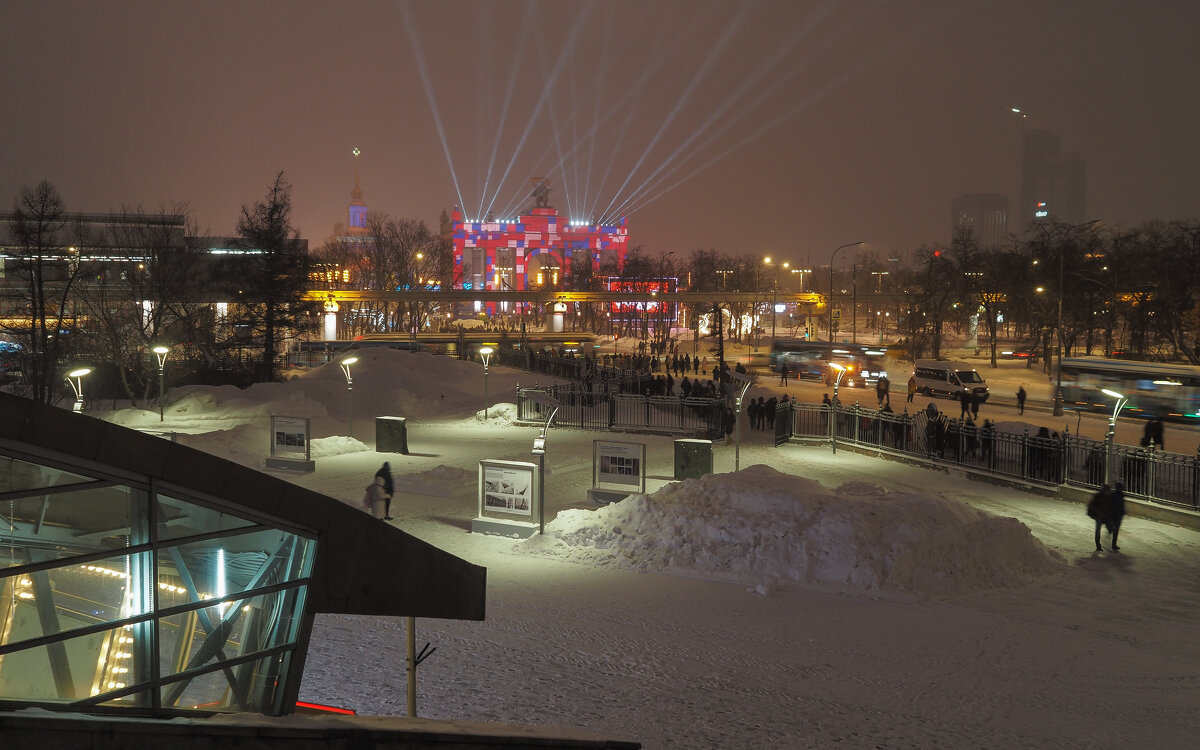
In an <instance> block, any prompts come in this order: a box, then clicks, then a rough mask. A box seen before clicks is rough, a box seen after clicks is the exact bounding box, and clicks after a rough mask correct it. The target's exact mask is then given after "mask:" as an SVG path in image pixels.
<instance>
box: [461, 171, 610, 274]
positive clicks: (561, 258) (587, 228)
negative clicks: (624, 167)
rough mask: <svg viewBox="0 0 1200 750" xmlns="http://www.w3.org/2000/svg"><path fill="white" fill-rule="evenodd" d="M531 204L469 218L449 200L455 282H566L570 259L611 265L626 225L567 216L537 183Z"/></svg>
mask: <svg viewBox="0 0 1200 750" xmlns="http://www.w3.org/2000/svg"><path fill="white" fill-rule="evenodd" d="M533 197H534V206H533V207H532V208H530V209H529V210H528V212H527V213H524V214H521V215H519V216H517V217H516V218H514V219H509V220H495V219H491V218H488V219H484V220H476V221H471V220H469V219H467V218H465V217H464V216H463V214H462V210H461V209H460V208H459V207H457V206H455V208H454V213H453V215H452V216H451V240H452V244H453V248H454V278H455V287H457V288H461V289H478V290H488V291H492V290H495V291H505V290H513V291H524V290H532V289H547V288H566V286H567V284H566V277H567V276H568V275H569V274H570V273H571V272H572V269H573V268H576V267H577V266H576V264H578V263H580V262H587V263H590V264H591V267H592V269H598V268H601V267H605V266H609V265H612V266H617V265H619V264H621V263H623V262H624V260H625V254H626V252H627V250H628V242H629V230H628V229H627V228H626V226H625V219H624V218H623V217H622V218H621V219H620V220H618V221H617V223H615V224H600V223H596V222H587V223H578V222H572V221H570V220H568V219H567V218H565V217H563V216H559V213H558V211H557V210H556V209H555V208H554V207H552V206H550V205H549V188H548V187H547V186H546V183H545V182H544V181H543V182H540V183H538V186H537V189H535V190H534V193H533Z"/></svg>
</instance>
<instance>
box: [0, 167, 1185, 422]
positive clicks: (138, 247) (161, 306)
mask: <svg viewBox="0 0 1200 750" xmlns="http://www.w3.org/2000/svg"><path fill="white" fill-rule="evenodd" d="M291 194H292V185H291V184H290V183H289V182H288V181H287V180H286V179H285V177H284V174H283V172H280V173H278V174H277V175H276V176H275V179H274V180H273V181H272V183H271V184H270V186H269V187H268V190H267V192H266V195H265V196H264V197H263V198H261V199H260V200H258V201H255V202H254V203H251V204H247V205H244V206H243V207H242V210H241V213H240V215H239V217H238V221H237V232H238V236H237V237H236V238H231V239H232V240H233V241H232V242H231V243H230V244H231V245H233V246H232V247H228V248H215V249H214V248H213V247H211V245H212V242H213V241H215V240H214V238H208V237H206V235H205V233H203V232H201V231H200V230H199V228H198V226H197V225H196V223H195V221H194V220H193V218H192V217H191V213H190V210H189V209H188V207H187V205H186V204H168V205H163V206H160V207H159V209H158V210H157V211H155V212H149V213H147V212H145V211H143V210H142V209H141V207H135V208H123V209H122V210H121V211H118V212H114V213H112V214H107V215H104V217H103V220H99V219H98V217H97V216H84V215H80V214H72V213H69V212H68V211H67V210H66V208H65V206H64V204H63V201H62V198H61V196H60V195H59V193H58V191H57V190H56V189H55V187H54V186H53V185H52V184H50V183H48V182H42V183H40V184H38V185H36V186H33V187H26V188H23V189H22V190H21V191H20V194H19V195H18V196H17V198H16V199H15V201H14V204H13V210H12V212H11V214H9V216H8V217H6V218H7V224H8V237H7V238H6V239H5V244H4V246H3V259H4V262H5V265H4V272H5V279H4V281H3V283H2V284H0V294H2V295H3V296H2V297H0V304H2V305H3V314H2V315H0V333H2V334H3V339H5V340H7V341H8V342H10V343H11V344H12V345H15V346H10V347H8V351H0V357H2V358H3V361H4V363H5V365H6V368H19V370H20V371H21V373H22V377H21V385H20V387H21V388H22V389H24V392H25V393H27V394H28V395H29V396H30V397H32V398H34V399H37V400H40V401H47V402H51V401H54V400H56V399H57V398H59V397H60V395H61V394H62V392H63V389H64V388H65V387H66V386H65V383H64V381H63V371H64V368H65V367H67V366H68V365H69V364H70V363H73V362H79V361H83V360H86V361H87V362H88V363H89V364H91V365H92V366H93V367H96V368H98V369H99V370H101V371H102V372H103V377H104V378H105V379H106V381H105V382H106V385H105V386H104V390H105V392H107V393H108V394H111V395H112V396H113V397H124V398H128V399H130V400H132V401H134V402H135V403H136V402H138V401H147V400H149V399H152V398H153V397H154V395H155V394H156V388H157V379H156V376H157V370H156V366H155V360H154V357H153V356H152V355H151V353H150V352H151V350H152V348H153V347H154V346H155V345H156V344H159V343H168V344H170V345H171V347H172V354H171V357H172V361H173V362H174V363H176V364H175V366H174V367H172V370H171V376H170V379H171V382H182V381H183V380H185V379H190V380H193V381H195V382H207V383H221V382H232V383H236V384H239V385H246V384H248V383H250V382H256V381H269V380H275V379H277V378H278V377H279V372H280V362H281V358H280V354H281V353H282V349H283V348H284V346H285V344H286V343H287V342H290V341H293V340H295V339H296V338H300V337H305V336H308V335H310V334H312V333H314V332H315V331H316V330H317V329H318V327H319V325H320V322H321V312H322V309H321V305H320V303H316V302H312V301H310V300H308V298H307V297H306V292H308V291H311V290H314V289H360V290H380V291H392V290H425V291H436V290H438V289H446V288H453V287H456V286H461V279H458V278H456V277H455V276H454V273H455V267H454V261H453V249H452V245H451V241H450V232H449V219H448V218H447V216H446V215H445V213H444V212H443V215H442V217H441V222H440V226H439V227H438V230H437V231H434V230H432V229H431V228H429V227H428V226H427V225H426V224H425V223H424V222H422V221H419V220H415V219H408V218H392V217H390V216H388V215H387V214H386V213H383V212H376V211H372V212H369V213H368V214H367V216H366V226H365V227H364V228H363V229H362V230H361V231H359V232H358V234H356V235H346V236H338V237H334V238H332V239H330V240H329V241H327V242H325V243H324V244H323V245H322V246H320V247H318V248H315V249H313V250H312V251H311V252H308V251H307V249H306V246H305V243H304V242H303V241H301V240H300V239H299V236H298V232H297V230H296V228H295V227H294V225H293V224H292V218H291V209H292V204H291ZM780 271H781V268H780V266H779V265H771V264H768V263H764V259H763V258H761V257H759V256H755V255H752V254H748V253H743V254H729V253H722V252H719V251H717V250H715V249H707V250H697V251H695V252H693V253H691V254H689V255H686V256H685V255H680V254H676V253H675V252H659V253H652V252H650V251H648V250H647V249H646V248H644V247H642V246H638V247H634V248H632V249H631V250H630V251H629V252H628V253H627V255H626V256H625V257H624V258H623V259H622V260H621V261H620V262H619V263H616V262H614V263H610V264H606V265H604V266H597V265H595V264H594V263H592V261H591V258H590V256H588V254H586V253H583V254H580V256H579V257H575V258H573V259H572V261H571V263H570V264H569V265H568V266H567V267H566V268H565V269H563V272H562V274H561V278H559V279H558V280H557V281H556V282H555V283H557V284H558V285H559V286H560V287H561V288H564V289H567V290H578V291H585V290H596V291H599V290H602V289H606V288H607V285H608V280H609V279H614V278H615V279H618V280H620V281H622V282H625V283H628V284H631V285H635V286H636V285H638V284H651V285H661V286H663V288H664V289H665V290H667V291H670V290H674V289H678V290H680V291H699V292H716V293H720V292H721V291H729V292H750V291H753V292H756V293H760V294H761V295H762V300H761V302H758V303H752V302H743V301H732V300H731V301H730V302H726V303H718V304H715V305H705V306H693V307H691V308H690V309H682V310H675V309H673V308H672V307H671V306H670V305H666V304H658V305H650V306H626V307H625V308H623V309H619V310H620V311H619V312H618V313H617V314H615V315H614V314H613V308H612V307H609V306H607V305H605V304H601V303H596V304H588V303H576V304H575V306H574V308H573V310H572V311H571V314H570V315H569V317H568V321H569V325H570V326H571V327H572V329H574V330H581V331H588V332H591V333H594V334H597V335H608V334H611V335H613V336H622V337H638V338H641V339H656V340H658V341H659V342H660V343H661V341H662V340H663V339H665V338H666V337H668V336H670V335H671V332H672V326H673V325H674V326H678V324H679V321H680V320H686V321H687V324H688V325H689V326H694V325H696V322H697V321H699V320H702V319H703V320H704V321H705V329H706V331H707V336H708V341H707V342H706V346H707V347H708V351H710V352H712V353H714V354H716V355H717V357H718V360H723V357H724V347H725V342H726V341H730V340H733V341H745V339H746V337H747V336H749V335H759V333H761V329H760V330H759V331H755V330H754V328H755V327H757V326H762V325H764V323H763V321H766V320H768V317H767V316H770V315H772V312H771V311H770V304H769V303H770V302H771V301H772V299H771V298H772V296H774V295H777V294H778V293H779V292H781V291H792V292H794V291H803V290H801V289H799V286H798V284H797V283H796V279H795V278H794V277H793V275H792V274H790V273H784V274H783V276H782V278H781V276H780ZM805 271H806V272H807V273H812V274H814V275H813V276H810V277H809V281H810V283H809V284H806V285H805V287H806V288H807V289H810V290H812V289H820V290H821V295H822V296H823V297H828V292H830V291H832V292H833V294H834V296H835V299H836V301H837V303H838V305H839V306H845V305H848V304H849V305H854V306H855V307H854V308H853V313H854V316H855V317H857V313H858V312H861V313H862V317H863V318H864V319H866V320H880V319H883V317H884V314H885V313H886V320H887V321H888V326H889V328H888V330H887V338H888V341H889V343H894V344H899V345H901V346H902V347H903V348H904V349H905V350H906V351H907V353H908V355H909V356H912V357H920V356H932V357H937V356H939V355H940V354H941V353H942V350H943V349H944V348H945V344H946V341H947V339H948V338H949V337H951V336H953V337H954V339H955V340H957V339H958V338H960V337H962V336H963V333H964V331H965V330H967V329H968V327H970V326H973V325H977V326H978V340H979V342H980V348H981V349H987V350H989V351H990V353H991V356H992V360H993V365H994V364H995V360H996V358H997V355H998V348H999V344H1000V342H1001V341H1010V342H1018V343H1022V344H1024V345H1026V346H1028V347H1031V348H1036V349H1037V350H1038V351H1041V352H1043V353H1045V354H1046V355H1048V354H1049V351H1050V345H1051V343H1052V341H1055V340H1058V339H1059V338H1061V341H1062V343H1063V354H1064V356H1071V355H1078V354H1097V355H1108V356H1115V355H1120V356H1127V357H1131V358H1135V359H1154V360H1173V361H1178V360H1183V361H1187V362H1190V363H1193V364H1200V351H1198V349H1197V332H1198V331H1200V303H1198V301H1197V300H1200V223H1197V222H1195V221H1191V222H1185V221H1174V222H1148V223H1145V224H1142V225H1139V226H1135V227H1117V226H1109V225H1106V224H1103V223H1101V222H1089V223H1087V224H1083V225H1068V224H1062V223H1056V222H1047V223H1041V224H1036V225H1033V226H1032V227H1030V228H1029V230H1028V231H1027V232H1025V233H1024V234H1023V235H1022V236H1020V237H1017V236H1013V237H1011V238H1010V240H1009V242H1008V243H1007V244H1006V245H1005V246H992V247H983V246H981V245H980V243H979V242H978V241H977V239H976V238H975V237H974V235H973V234H972V233H971V232H970V231H969V230H963V231H959V232H957V233H956V234H955V236H954V237H953V240H952V241H951V243H950V245H949V246H948V247H938V246H933V245H927V246H923V247H921V248H917V249H914V250H912V251H909V252H907V253H905V254H903V256H902V257H883V256H880V255H879V254H877V253H872V252H870V251H869V249H868V250H865V251H863V252H860V254H859V255H858V257H857V262H856V263H855V264H853V265H852V267H851V269H850V270H847V269H845V268H839V269H832V268H830V267H829V266H825V267H814V268H812V269H806V270H805ZM826 275H827V276H828V278H829V284H830V287H832V288H831V289H830V288H827V287H825V286H824V279H825V277H826ZM818 280H820V281H821V283H820V284H818V283H816V282H817V281H818ZM214 299H223V300H232V302H230V303H227V307H226V308H225V309H221V308H219V307H217V306H214V304H213V303H212V300H214ZM130 300H134V301H137V303H136V304H130V303H129V301H130ZM453 312H454V311H453V309H452V308H451V307H450V306H448V305H439V304H438V303H436V302H429V301H423V302H403V303H397V302H364V303H361V304H357V305H355V306H354V307H353V309H350V310H343V311H342V314H341V316H340V317H341V320H342V325H343V331H344V333H345V334H346V335H347V336H348V337H353V336H356V335H359V334H367V333H376V332H396V331H409V332H412V333H415V332H417V331H419V330H424V329H427V328H428V327H429V326H430V325H431V323H432V322H433V320H434V319H435V318H438V317H441V318H443V319H449V318H450V317H451V316H452V315H453ZM522 312H523V313H525V314H528V315H531V316H532V317H533V318H534V319H533V320H529V321H521V322H528V323H530V324H532V325H534V326H536V325H539V324H540V320H538V319H540V317H541V315H542V314H543V313H544V311H543V310H540V309H534V310H529V309H523V310H522ZM826 314H827V312H826ZM801 322H802V320H801V319H799V318H791V317H788V318H786V319H785V325H784V326H783V330H782V332H777V333H782V335H789V327H790V335H796V333H797V330H796V326H797V325H799V324H800V323H801ZM826 322H827V321H825V320H823V321H822V323H823V325H822V327H821V331H822V333H824V330H825V329H824V325H825V324H826ZM507 324H508V321H505V325H507ZM767 326H768V327H769V324H767ZM513 327H514V328H515V325H514V326H513ZM860 330H861V328H860ZM838 335H839V336H844V335H846V334H845V332H844V331H843V332H839V334H838Z"/></svg>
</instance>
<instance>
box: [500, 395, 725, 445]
mask: <svg viewBox="0 0 1200 750" xmlns="http://www.w3.org/2000/svg"><path fill="white" fill-rule="evenodd" d="M530 390H536V391H540V392H542V393H545V394H547V395H549V396H551V397H553V398H554V399H555V400H557V401H558V403H559V408H558V413H557V415H556V416H555V417H554V424H555V425H556V426H559V427H573V428H576V429H582V430H620V431H627V432H639V431H642V432H674V433H681V434H687V435H696V436H699V437H702V438H707V439H709V440H716V439H718V438H720V437H722V435H723V433H722V431H721V415H722V413H723V411H724V405H725V402H724V400H722V399H720V398H682V397H674V396H639V395H635V394H632V393H619V392H615V391H612V390H608V389H590V390H589V389H587V388H584V387H583V386H582V385H581V384H579V383H574V382H573V383H568V384H565V385H548V386H541V387H536V388H532V389H528V388H518V389H517V419H519V420H521V421H523V422H540V421H543V420H545V419H546V417H547V416H548V415H547V413H546V408H545V407H544V406H543V405H542V404H539V403H536V402H535V401H534V400H533V399H531V398H529V397H528V395H527V391H530Z"/></svg>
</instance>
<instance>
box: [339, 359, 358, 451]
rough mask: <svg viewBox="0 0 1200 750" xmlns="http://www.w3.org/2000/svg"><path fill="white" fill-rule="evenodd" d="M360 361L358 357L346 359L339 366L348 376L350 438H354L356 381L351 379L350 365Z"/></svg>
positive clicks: (347, 396) (347, 393)
mask: <svg viewBox="0 0 1200 750" xmlns="http://www.w3.org/2000/svg"><path fill="white" fill-rule="evenodd" d="M357 361H358V357H346V358H345V359H343V360H342V361H341V362H340V363H339V364H340V365H341V366H342V373H343V374H345V376H346V400H347V401H348V402H349V405H350V437H354V379H353V378H351V377H350V365H352V364H354V363H355V362H357Z"/></svg>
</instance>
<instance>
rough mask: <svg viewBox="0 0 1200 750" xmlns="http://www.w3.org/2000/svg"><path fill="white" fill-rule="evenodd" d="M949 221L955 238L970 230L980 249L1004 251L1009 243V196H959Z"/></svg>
mask: <svg viewBox="0 0 1200 750" xmlns="http://www.w3.org/2000/svg"><path fill="white" fill-rule="evenodd" d="M950 221H951V226H952V228H953V230H954V232H955V234H957V233H958V232H959V231H962V230H970V231H971V236H972V237H973V238H974V239H975V242H976V243H977V244H978V246H979V247H980V248H993V247H1002V246H1004V244H1005V243H1007V242H1008V196H1007V195H999V194H997V193H982V194H980V193H976V194H970V195H960V196H958V197H957V198H955V199H954V202H953V203H952V204H951V206H950Z"/></svg>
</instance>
